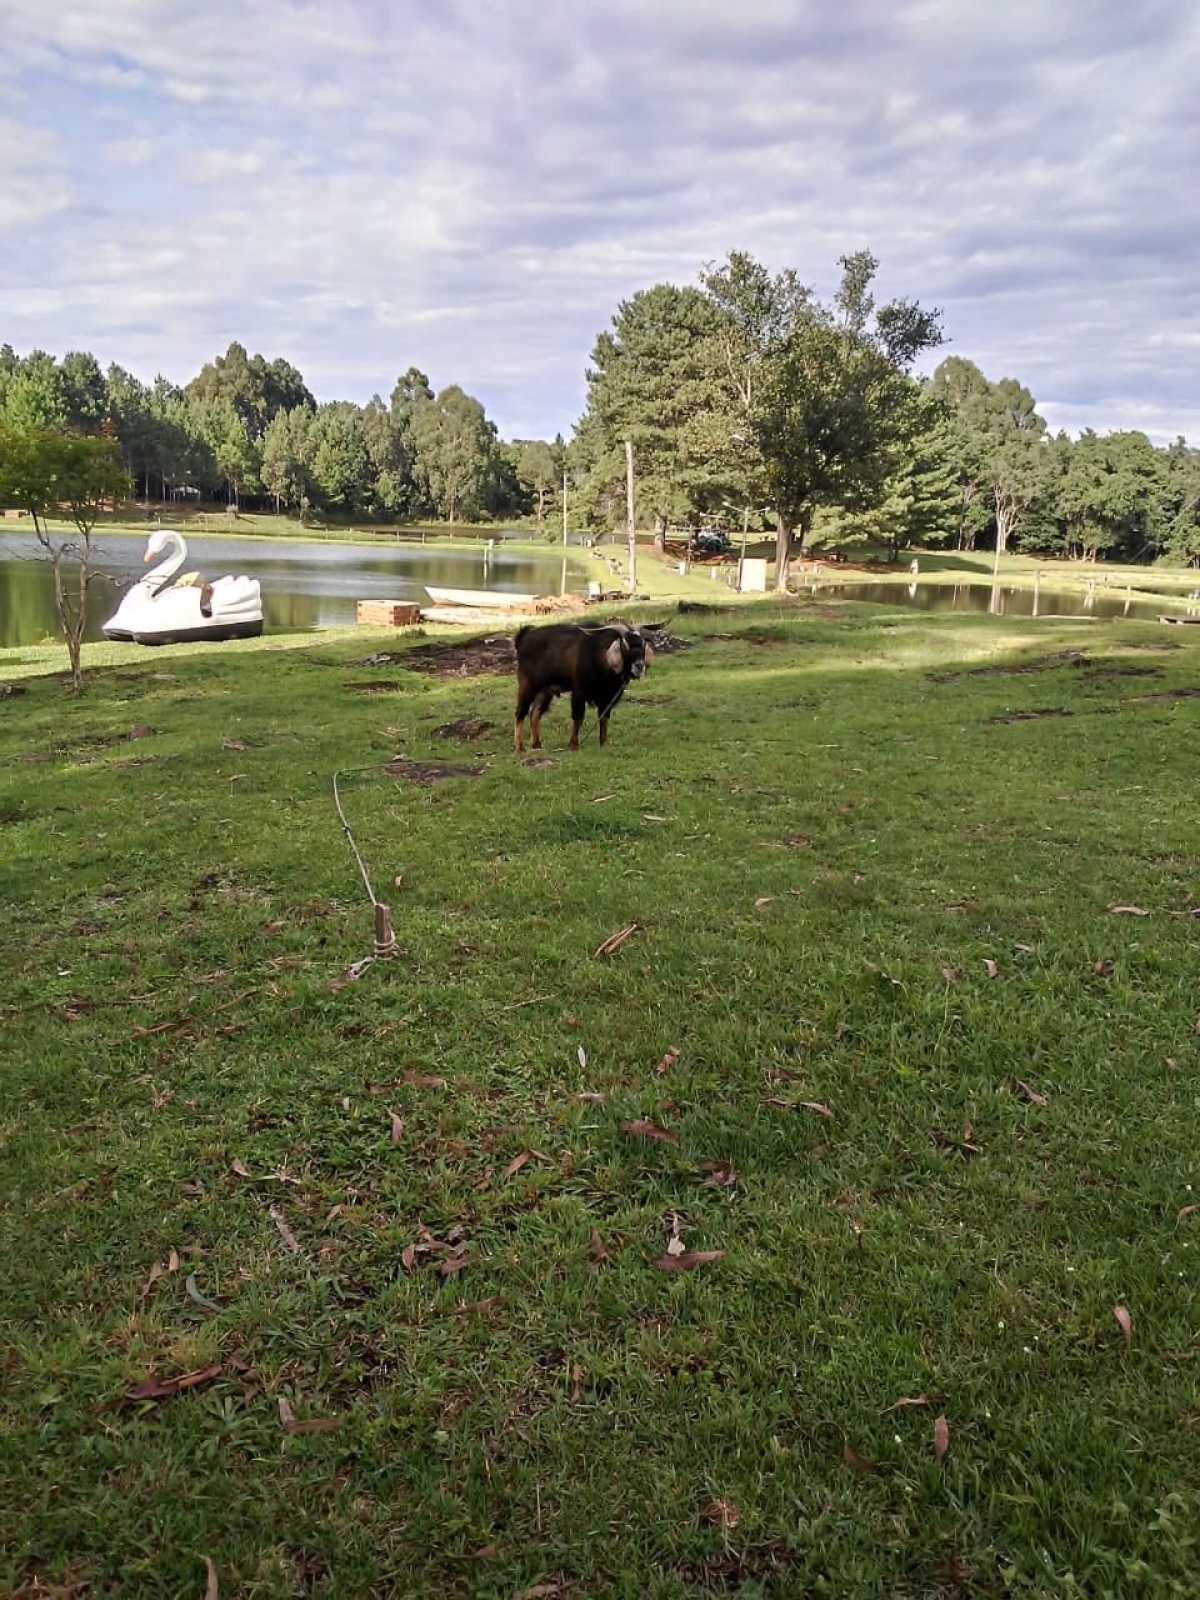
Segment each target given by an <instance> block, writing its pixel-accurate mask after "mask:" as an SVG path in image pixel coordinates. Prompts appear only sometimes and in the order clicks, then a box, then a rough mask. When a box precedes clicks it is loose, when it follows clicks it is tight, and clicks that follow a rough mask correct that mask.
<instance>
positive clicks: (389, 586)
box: [0, 533, 587, 648]
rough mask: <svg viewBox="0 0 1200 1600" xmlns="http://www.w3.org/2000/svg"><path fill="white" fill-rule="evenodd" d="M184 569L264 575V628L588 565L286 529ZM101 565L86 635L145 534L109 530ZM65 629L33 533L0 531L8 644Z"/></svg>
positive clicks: (191, 548)
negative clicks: (433, 588)
mask: <svg viewBox="0 0 1200 1600" xmlns="http://www.w3.org/2000/svg"><path fill="white" fill-rule="evenodd" d="M187 543H188V552H187V559H186V560H185V561H184V564H183V567H182V568H181V569H180V570H181V571H187V572H193V571H198V572H199V573H200V574H201V576H202V577H205V578H219V577H221V576H223V575H224V574H225V573H235V574H236V573H243V572H244V573H245V574H246V575H247V576H248V577H251V578H257V579H258V580H259V582H260V583H261V585H262V597H263V620H264V623H265V631H267V632H270V631H271V629H273V628H329V627H336V626H340V625H342V624H344V623H348V622H353V621H354V607H355V602H356V601H358V600H417V601H421V602H422V603H424V604H428V603H429V596H428V595H427V594H426V593H425V587H424V586H425V584H426V583H433V584H437V585H442V586H446V587H450V588H456V589H494V590H504V591H507V592H509V593H514V592H515V593H526V594H560V593H562V592H563V591H564V590H565V591H567V592H572V591H582V590H584V589H585V588H586V587H587V579H586V575H585V574H584V573H583V572H582V571H581V570H580V569H579V568H578V567H575V566H573V565H571V564H570V563H567V562H564V561H563V559H562V558H561V556H558V555H550V554H549V553H547V554H546V555H544V556H528V555H513V554H509V553H508V552H506V551H505V549H504V548H503V546H502V545H499V544H498V545H497V547H496V549H495V550H494V551H493V552H492V554H491V557H490V559H488V560H487V561H486V562H485V559H484V551H483V547H482V546H480V547H479V548H478V549H470V550H435V549H432V548H430V549H425V548H424V547H423V546H421V545H399V546H394V547H386V546H377V545H349V544H341V543H338V544H334V543H330V544H292V543H289V542H286V541H283V540H278V539H203V538H197V539H189V540H188V542H187ZM96 548H97V550H98V556H97V560H96V563H95V565H96V569H97V571H98V572H99V574H100V576H99V577H98V578H96V580H95V582H94V583H93V584H92V587H91V591H90V593H91V598H90V600H89V603H88V613H89V617H88V631H87V635H86V637H87V638H88V639H99V638H101V637H102V634H101V631H100V629H101V625H102V624H103V623H104V621H105V620H106V619H107V618H108V617H110V616H111V615H112V613H113V612H114V611H115V610H116V608H117V605H118V604H119V602H120V598H121V593H122V591H123V590H124V589H125V588H126V587H127V586H128V585H129V584H130V583H133V582H135V581H136V580H137V579H138V578H139V577H140V576H141V575H142V572H143V571H144V570H145V569H144V568H143V566H142V553H143V551H144V549H145V546H144V544H143V543H142V541H141V540H140V539H134V538H122V537H119V536H117V537H114V536H109V537H107V538H103V537H102V538H101V539H100V540H98V541H97V545H96ZM57 637H58V619H57V617H56V615H55V610H54V580H53V576H52V574H51V570H50V563H49V561H48V560H47V559H46V557H45V552H44V551H41V550H40V547H39V545H38V543H37V541H36V539H35V538H34V536H33V534H31V533H30V534H26V533H0V648H4V647H6V646H13V645H28V644H38V643H39V642H40V641H41V640H43V639H56V638H57Z"/></svg>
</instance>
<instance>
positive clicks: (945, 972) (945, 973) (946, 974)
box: [942, 967, 958, 983]
mask: <svg viewBox="0 0 1200 1600" xmlns="http://www.w3.org/2000/svg"><path fill="white" fill-rule="evenodd" d="M942 977H943V979H944V980H945V981H946V982H947V983H957V982H958V977H957V975H956V974H955V971H954V968H953V967H943V968H942Z"/></svg>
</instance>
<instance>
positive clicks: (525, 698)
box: [513, 684, 536, 755]
mask: <svg viewBox="0 0 1200 1600" xmlns="http://www.w3.org/2000/svg"><path fill="white" fill-rule="evenodd" d="M532 701H533V696H532V695H531V694H530V693H529V691H528V689H527V688H526V687H525V686H524V685H523V684H522V685H520V686H519V687H518V689H517V710H516V715H515V716H514V718H513V749H514V750H515V751H516V752H517V754H518V755H520V753H521V751H522V750H524V748H525V746H524V745H523V744H522V742H521V724H522V723H523V722H524V721H525V718H526V716H528V714H529V707H530V705H531V703H532ZM529 726H530V728H531V730H533V729H534V722H533V718H532V717H530V719H529ZM535 731H536V730H535Z"/></svg>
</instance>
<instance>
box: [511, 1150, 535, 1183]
mask: <svg viewBox="0 0 1200 1600" xmlns="http://www.w3.org/2000/svg"><path fill="white" fill-rule="evenodd" d="M532 1154H533V1151H532V1150H522V1151H521V1154H520V1155H519V1156H514V1157H513V1158H512V1160H511V1161H510V1162H509V1163H508V1165H507V1166H506V1167H505V1169H504V1176H505V1177H506V1178H511V1177H513V1176H514V1175H515V1174H516V1173H518V1172H520V1170H521V1168H522V1167H523V1166H524V1165H525V1163H526V1162H527V1161H528V1160H529V1158H530V1156H531V1155H532Z"/></svg>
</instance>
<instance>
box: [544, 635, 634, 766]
mask: <svg viewBox="0 0 1200 1600" xmlns="http://www.w3.org/2000/svg"><path fill="white" fill-rule="evenodd" d="M516 645H517V714H516V718H515V721H514V724H513V744H514V746H515V748H516V749H517V750H523V749H524V745H523V744H522V742H521V725H522V723H523V722H524V721H525V718H526V717H527V716H528V718H529V734H530V742H531V744H532V745H533V748H534V749H535V750H540V749H541V747H542V730H541V723H542V718H543V716H544V715H545V714H546V711H547V710H548V709H549V707H550V703H551V701H552V700H554V699H555V698H556V697H557V696H558V695H560V694H569V695H570V696H571V749H572V750H578V749H579V730H580V728H581V727H582V726H583V718H584V713H585V711H586V710H587V707H588V706H590V705H591V706H595V707H596V710H597V712H598V713H599V715H600V743H601V744H604V742H605V741H606V740H607V738H608V719H609V716H610V715H611V713H612V709H613V707H614V706H615V705H616V703H617V701H618V700H619V699H620V698H621V696H622V695H623V694H624V692H625V685H626V684H627V683H628V682H629V681H630V679H631V678H640V677H641V676H642V674H643V673H644V672H645V670H646V668H647V667H648V666H649V665H650V662H651V660H652V659H653V656H654V652H653V650H651V648H650V647H649V645H648V644H647V643H646V641H645V639H643V637H642V635H641V634H640V633H639V632H638V631H637V629H636V628H627V627H626V626H625V624H624V623H621V622H615V623H611V624H608V625H604V626H597V625H593V626H590V627H588V626H581V625H580V624H579V623H575V622H555V623H552V624H551V625H550V626H549V627H545V628H530V627H525V628H520V629H518V631H517V637H516Z"/></svg>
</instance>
